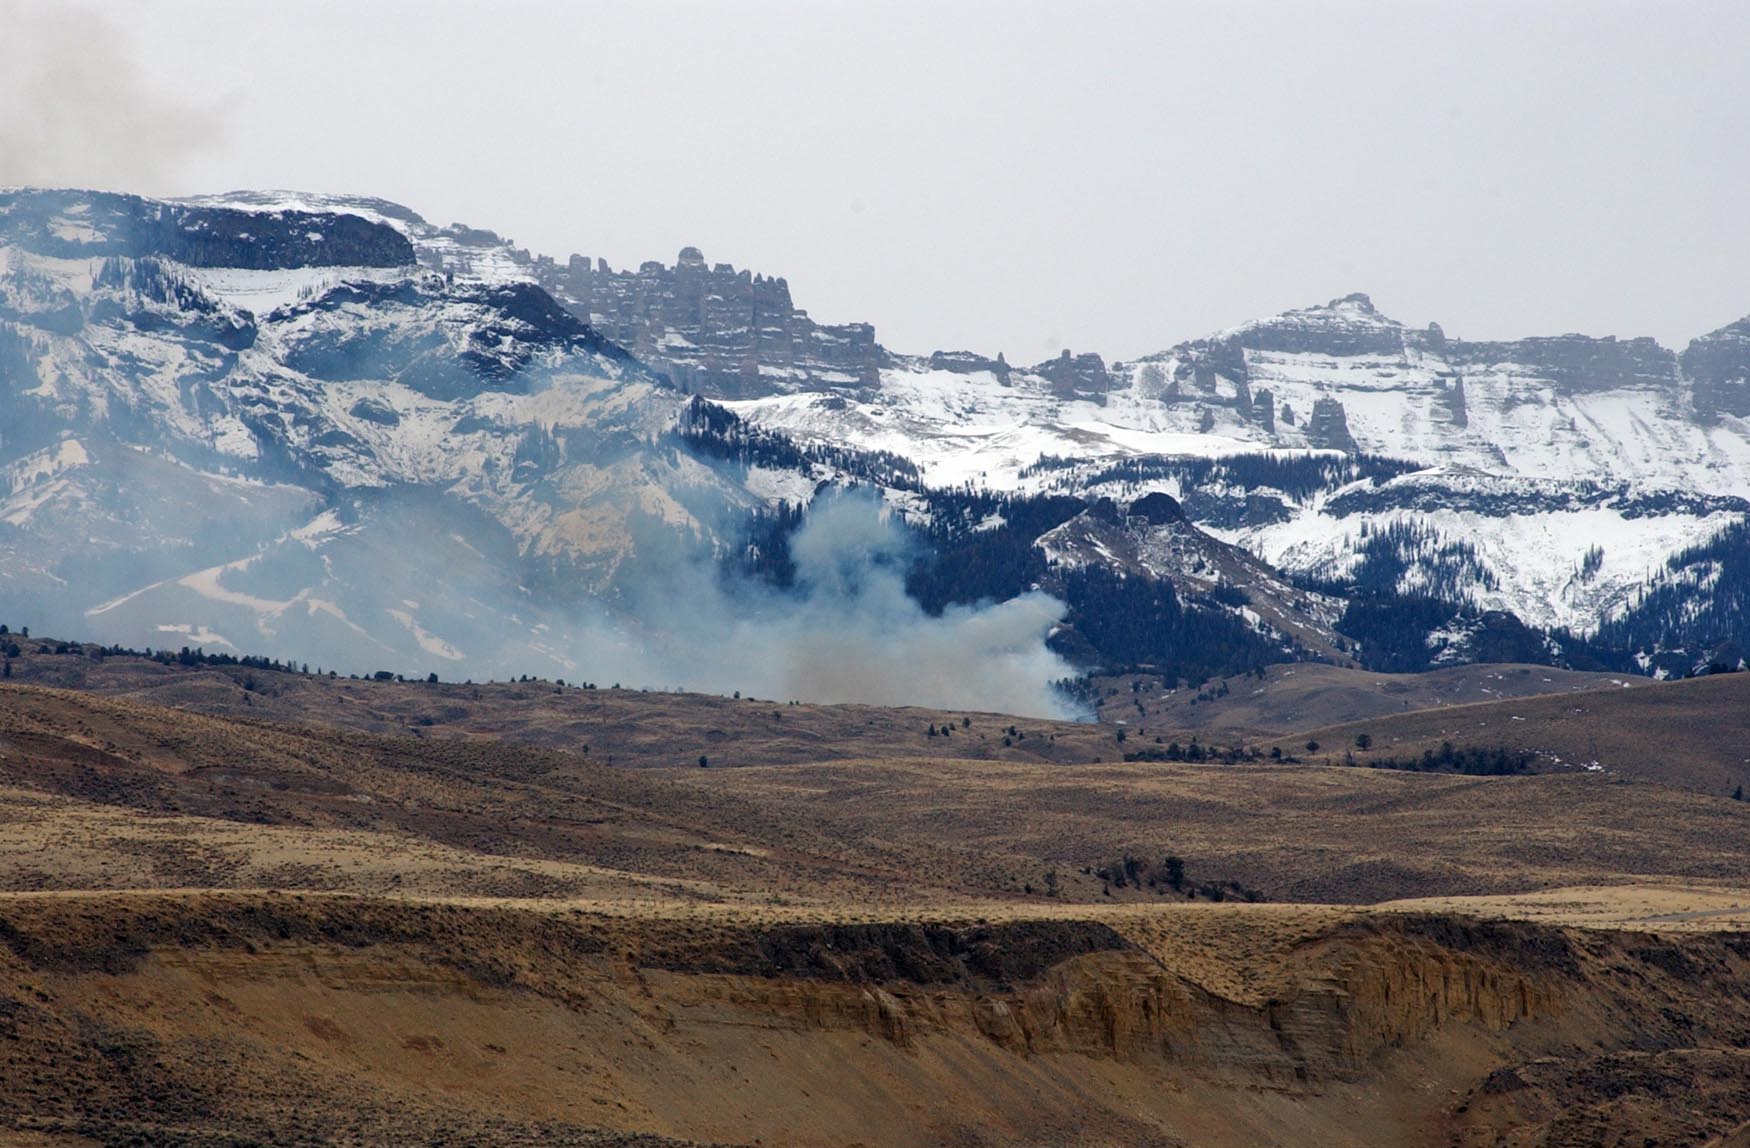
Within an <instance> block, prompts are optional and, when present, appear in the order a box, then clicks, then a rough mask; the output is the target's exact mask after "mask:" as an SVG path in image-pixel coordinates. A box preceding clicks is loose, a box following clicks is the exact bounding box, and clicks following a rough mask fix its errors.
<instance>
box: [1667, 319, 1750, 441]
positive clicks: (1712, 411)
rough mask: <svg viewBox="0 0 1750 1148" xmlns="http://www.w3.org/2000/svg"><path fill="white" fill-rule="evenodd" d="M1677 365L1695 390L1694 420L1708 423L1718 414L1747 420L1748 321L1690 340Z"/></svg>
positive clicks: (1749, 409)
mask: <svg viewBox="0 0 1750 1148" xmlns="http://www.w3.org/2000/svg"><path fill="white" fill-rule="evenodd" d="M1679 362H1680V364H1681V366H1682V369H1683V374H1684V377H1685V378H1687V379H1689V380H1690V382H1691V384H1692V385H1693V386H1694V388H1695V389H1694V402H1695V413H1696V415H1697V416H1698V417H1700V418H1701V419H1703V420H1704V421H1706V422H1709V423H1717V422H1718V421H1719V419H1720V417H1721V416H1722V415H1730V416H1733V417H1735V418H1750V319H1740V320H1738V321H1737V322H1736V323H1730V324H1727V325H1726V326H1724V327H1721V328H1720V329H1719V330H1717V331H1714V332H1712V333H1710V334H1707V335H1703V336H1702V337H1701V338H1699V339H1696V340H1694V341H1693V342H1691V343H1690V344H1689V346H1688V347H1686V348H1685V349H1684V351H1683V355H1682V357H1681V358H1680V360H1679Z"/></svg>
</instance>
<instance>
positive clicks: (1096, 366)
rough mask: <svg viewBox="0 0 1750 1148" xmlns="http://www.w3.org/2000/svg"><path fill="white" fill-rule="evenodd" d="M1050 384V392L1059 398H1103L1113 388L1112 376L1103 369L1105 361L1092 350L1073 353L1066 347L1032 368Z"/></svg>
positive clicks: (1099, 400)
mask: <svg viewBox="0 0 1750 1148" xmlns="http://www.w3.org/2000/svg"><path fill="white" fill-rule="evenodd" d="M1033 373H1034V374H1037V375H1041V376H1043V377H1044V378H1046V379H1048V380H1049V381H1050V383H1051V393H1052V394H1054V395H1056V396H1057V397H1058V398H1060V399H1090V400H1092V401H1094V402H1097V403H1104V402H1105V401H1106V394H1107V392H1108V391H1110V390H1111V389H1112V376H1111V375H1110V374H1109V373H1107V371H1106V360H1104V359H1102V358H1101V357H1100V356H1099V355H1096V354H1093V353H1092V352H1089V353H1086V354H1081V355H1072V354H1070V352H1069V350H1068V348H1065V349H1064V351H1063V353H1062V354H1060V355H1059V356H1058V357H1057V358H1055V359H1047V360H1046V361H1045V362H1043V363H1040V364H1039V365H1038V366H1036V367H1034V368H1033Z"/></svg>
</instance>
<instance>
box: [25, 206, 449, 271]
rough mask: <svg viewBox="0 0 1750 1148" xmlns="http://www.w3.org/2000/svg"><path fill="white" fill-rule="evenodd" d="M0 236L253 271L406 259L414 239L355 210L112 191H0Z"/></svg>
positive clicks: (68, 254)
mask: <svg viewBox="0 0 1750 1148" xmlns="http://www.w3.org/2000/svg"><path fill="white" fill-rule="evenodd" d="M0 244H4V245H7V246H11V247H16V248H18V249H19V250H22V251H27V252H30V253H32V254H35V255H41V256H47V257H50V258H54V259H93V258H104V257H121V258H128V259H139V258H145V257H149V256H155V257H159V258H163V259H169V260H173V261H175V262H176V263H180V264H183V265H185V266H188V267H232V268H240V269H245V270H254V271H277V270H291V269H294V268H301V267H406V266H410V265H411V264H412V263H413V259H414V255H413V245H412V244H411V243H409V242H408V240H407V239H406V237H404V236H403V235H402V234H401V233H400V232H399V231H397V230H395V229H394V228H393V227H390V226H388V225H386V224H383V223H377V222H372V221H370V220H367V219H363V218H360V217H359V216H356V215H335V214H331V213H316V212H309V211H298V210H283V211H276V212H256V211H244V210H239V209H236V208H230V207H216V206H206V205H199V204H182V203H166V202H163V201H159V200H148V199H143V198H141V197H140V196H137V195H116V194H111V193H107V192H77V191H41V190H21V191H5V192H0Z"/></svg>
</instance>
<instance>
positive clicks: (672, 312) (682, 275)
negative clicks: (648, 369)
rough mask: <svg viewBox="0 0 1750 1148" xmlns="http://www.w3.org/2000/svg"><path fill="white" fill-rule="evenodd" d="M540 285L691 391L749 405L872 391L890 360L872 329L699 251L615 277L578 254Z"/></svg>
mask: <svg viewBox="0 0 1750 1148" xmlns="http://www.w3.org/2000/svg"><path fill="white" fill-rule="evenodd" d="M534 271H535V274H536V277H537V278H538V279H539V280H540V281H541V282H542V283H543V285H545V286H546V287H547V288H548V289H549V290H550V291H552V292H553V293H554V295H555V296H557V297H558V298H559V299H560V300H562V301H563V302H564V303H565V304H566V305H567V306H568V307H569V308H570V309H571V310H572V312H573V313H574V314H576V315H578V316H579V317H580V318H583V319H584V320H585V321H587V322H589V323H590V324H591V325H592V326H594V327H595V328H597V329H598V330H600V331H601V332H602V333H603V334H605V335H606V336H607V337H608V338H610V339H613V340H614V341H615V342H618V343H620V344H622V345H623V346H625V347H627V348H629V349H630V350H631V351H632V353H633V354H635V355H637V356H638V358H640V359H641V360H643V361H644V362H646V363H649V364H650V365H652V366H654V367H656V368H657V369H658V370H661V371H663V372H664V373H666V374H667V375H668V376H669V377H670V378H671V379H673V380H674V382H675V383H676V384H677V385H679V386H682V387H684V388H686V389H688V390H692V391H696V392H698V393H700V394H703V395H707V396H710V397H718V398H749V397H753V396H758V395H768V394H774V393H780V392H784V391H796V390H813V389H819V388H824V387H827V386H841V387H842V386H860V387H873V386H876V385H877V384H878V383H879V381H880V380H879V375H878V372H879V370H880V368H881V367H882V366H883V365H885V364H886V362H887V360H888V356H887V352H886V351H885V350H883V349H882V347H881V346H880V344H878V343H876V342H875V328H874V327H872V326H871V325H869V324H868V323H845V324H840V325H827V324H821V323H816V322H815V321H814V320H813V319H811V318H809V316H808V312H807V311H804V310H802V309H800V308H798V307H797V306H796V305H795V303H794V302H793V301H792V300H791V298H790V285H789V284H788V283H787V282H786V281H785V280H783V279H780V278H773V277H768V276H765V275H755V274H754V273H752V272H751V271H737V270H736V269H735V268H734V267H732V266H731V265H729V264H727V263H717V264H712V265H707V264H706V262H705V257H704V254H703V253H702V252H700V250H699V249H698V248H696V247H685V248H682V249H681V252H680V255H679V256H678V257H677V258H676V260H675V264H674V266H673V267H666V266H664V265H663V264H661V263H658V262H654V261H652V262H647V263H644V264H642V265H641V266H640V267H639V268H638V270H637V271H614V270H613V269H611V268H610V267H609V266H608V264H607V261H606V260H591V259H590V258H588V257H587V256H583V255H573V256H572V257H571V258H570V259H569V260H568V261H567V262H566V263H565V264H564V265H563V266H561V265H559V264H557V263H554V262H551V261H547V260H541V261H537V262H536V264H535V266H534Z"/></svg>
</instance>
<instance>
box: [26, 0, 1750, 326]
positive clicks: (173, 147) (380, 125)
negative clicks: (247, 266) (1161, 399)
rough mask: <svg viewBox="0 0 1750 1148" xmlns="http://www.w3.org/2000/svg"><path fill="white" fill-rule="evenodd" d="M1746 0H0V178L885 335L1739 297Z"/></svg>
mask: <svg viewBox="0 0 1750 1148" xmlns="http://www.w3.org/2000/svg"><path fill="white" fill-rule="evenodd" d="M1747 61H1750V4H1746V3H1744V0H1723V2H1718V3H1711V2H1691V3H1659V4H1653V3H1646V4H1620V3H1604V2H1598V0H1589V2H1585V3H1579V2H1575V3H1530V2H1526V0H1514V2H1506V3H1487V2H1482V0H1469V2H1463V3H1413V2H1404V0H1395V2H1390V3H1387V2H1380V3H1337V2H1325V3H1297V4H1290V3H1235V2H1231V0H1219V2H1218V0H1205V2H1203V3H1198V4H1172V3H1109V4H1094V3H1088V2H1072V0H1061V2H1058V3H1049V4H1044V3H1023V2H1017V0H1009V2H1005V3H991V4H980V3H949V2H946V0H934V2H932V3H927V4H921V3H920V4H911V3H876V2H874V0H864V2H861V3H834V2H828V0H815V2H810V3H802V2H797V3H775V2H769V0H768V2H749V3H687V4H683V3H654V2H622V3H534V2H525V3H513V2H507V0H498V2H495V3H490V4H488V3H459V2H454V0H449V2H444V0H420V2H419V3H399V2H396V3H388V2H377V3H366V2H362V0H352V2H348V3H327V2H318V0H299V2H296V3H287V2H284V0H279V2H273V3H266V2H250V0H226V2H224V3H209V2H196V0H130V2H121V0H117V2H115V3H111V4H103V5H97V4H92V5H88V6H87V7H85V8H83V9H81V8H78V7H76V6H74V5H73V4H72V3H70V2H68V0H53V2H48V0H0V184H5V183H18V182H31V183H51V184H83V185H99V186H115V187H121V188H124V189H137V190H142V191H147V192H158V193H165V194H178V193H191V192H204V191H218V190H228V189H231V188H235V187H297V188H307V189H316V190H328V191H356V192H361V193H369V194H375V195H382V196H385V197H388V198H391V199H396V200H399V201H401V202H404V203H406V204H408V205H409V206H411V207H413V208H415V209H416V210H418V211H420V212H421V213H422V214H424V215H426V216H427V217H428V218H430V219H432V220H434V221H435V222H440V223H442V222H449V221H452V220H461V221H464V222H467V223H471V224H473V225H475V226H482V227H490V228H493V229H494V230H496V231H498V232H500V233H501V234H504V235H507V236H510V237H512V238H514V239H515V240H517V241H518V242H519V243H521V244H524V245H526V246H529V247H531V248H533V249H535V250H538V251H545V252H549V253H552V254H555V255H560V256H563V255H565V254H567V253H569V252H572V251H579V252H583V253H586V254H590V255H595V256H601V257H605V258H606V259H608V260H609V262H610V263H612V264H614V265H615V266H616V267H618V266H625V265H635V264H637V263H638V262H640V261H642V260H645V259H653V258H660V259H663V260H665V261H670V260H672V259H673V257H674V254H675V252H676V250H678V249H679V248H680V247H681V246H682V245H684V244H689V243H690V244H696V245H698V246H699V247H701V248H703V249H704V251H705V255H706V257H707V258H708V259H710V260H712V261H727V262H733V263H735V264H736V265H737V266H738V267H751V268H754V269H756V270H760V271H766V272H770V273H775V274H782V275H785V276H787V277H788V278H789V280H790V285H791V288H792V291H793V293H794V294H795V296H796V299H797V301H798V302H799V303H800V304H802V305H803V306H806V307H808V308H809V309H810V311H811V312H812V313H813V314H814V316H815V317H816V318H818V319H822V320H826V321H844V320H852V319H861V320H867V321H870V322H873V323H874V324H876V327H877V331H878V335H879V337H880V338H881V340H882V341H883V342H884V343H886V344H887V345H888V346H889V347H892V348H895V349H897V350H903V351H919V352H922V351H929V350H931V349H934V348H938V347H967V348H971V349H975V350H980V351H985V352H995V351H997V350H1002V351H1005V352H1007V354H1008V356H1009V358H1010V359H1011V360H1013V361H1033V360H1036V359H1039V358H1043V357H1045V356H1046V355H1048V354H1051V353H1054V351H1055V350H1056V349H1057V348H1058V347H1060V346H1069V347H1072V348H1074V349H1076V350H1084V349H1091V350H1098V351H1101V352H1102V353H1104V354H1106V355H1107V356H1108V358H1113V357H1127V356H1135V355H1138V354H1141V353H1145V352H1148V351H1152V350H1158V349H1161V348H1163V347H1165V346H1168V345H1170V344H1172V343H1174V342H1177V341H1179V340H1180V339H1183V338H1189V337H1194V336H1197V335H1201V334H1205V333H1208V332H1209V331H1212V330H1214V329H1217V328H1220V327H1223V326H1228V325H1231V324H1233V323H1236V322H1240V321H1242V320H1244V319H1247V318H1251V317H1254V316H1258V315H1263V314H1267V313H1270V312H1273V311H1277V310H1281V309H1283V308H1286V307H1292V306H1299V305H1304V304H1306V303H1310V302H1315V301H1320V300H1323V299H1327V298H1331V297H1333V296H1336V295H1340V294H1345V293H1347V292H1349V291H1355V290H1362V291H1367V292H1369V293H1370V294H1372V295H1373V297H1374V301H1375V303H1376V304H1377V305H1379V307H1380V308H1381V309H1382V310H1384V311H1386V312H1387V313H1388V314H1391V315H1393V316H1395V317H1397V318H1399V319H1402V320H1404V321H1405V322H1412V323H1418V324H1420V323H1425V322H1427V321H1428V320H1430V319H1437V320H1439V321H1440V322H1441V323H1442V324H1443V325H1444V326H1445V328H1446V330H1447V332H1448V333H1449V334H1457V335H1463V336H1465V337H1468V338H1510V337H1515V336H1519V335H1526V334H1551V333H1559V332H1563V331H1576V330H1577V331H1584V332H1587V333H1591V334H1618V335H1625V336H1626V335H1637V334H1652V335H1656V336H1658V337H1659V338H1660V339H1661V340H1663V341H1664V342H1666V343H1667V344H1670V345H1677V346H1681V345H1682V343H1683V342H1684V341H1686V340H1687V339H1688V338H1689V337H1690V336H1692V335H1695V334H1699V333H1701V332H1703V331H1706V330H1709V329H1712V328H1715V327H1718V326H1721V325H1723V324H1725V323H1727V322H1729V321H1731V320H1733V319H1735V318H1738V317H1740V316H1742V315H1744V314H1746V313H1750V211H1747V208H1750V63H1747Z"/></svg>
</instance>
